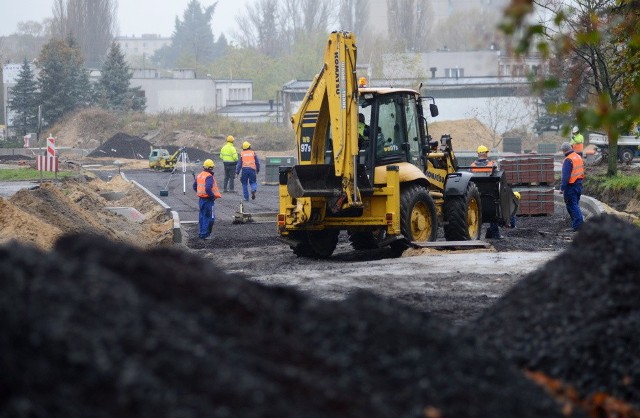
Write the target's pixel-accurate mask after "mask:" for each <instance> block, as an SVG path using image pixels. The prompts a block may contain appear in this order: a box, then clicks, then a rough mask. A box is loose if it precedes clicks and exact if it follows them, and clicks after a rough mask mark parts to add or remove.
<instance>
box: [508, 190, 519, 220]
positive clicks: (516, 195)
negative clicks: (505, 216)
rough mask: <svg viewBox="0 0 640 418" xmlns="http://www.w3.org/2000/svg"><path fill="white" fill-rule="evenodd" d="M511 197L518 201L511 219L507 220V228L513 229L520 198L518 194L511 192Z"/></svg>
mask: <svg viewBox="0 0 640 418" xmlns="http://www.w3.org/2000/svg"><path fill="white" fill-rule="evenodd" d="M513 195H514V196H515V197H516V199H518V205H516V208H515V210H514V211H513V213H512V214H511V219H510V220H509V228H515V227H516V213H517V212H518V206H519V203H520V199H522V196H521V195H520V192H513Z"/></svg>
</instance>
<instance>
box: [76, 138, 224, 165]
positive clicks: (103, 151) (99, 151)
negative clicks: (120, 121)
mask: <svg viewBox="0 0 640 418" xmlns="http://www.w3.org/2000/svg"><path fill="white" fill-rule="evenodd" d="M151 147H152V144H151V143H150V142H149V141H147V140H146V139H143V138H140V137H138V136H131V135H127V134H125V133H117V134H115V135H114V136H112V137H111V138H109V139H108V140H107V141H106V142H105V143H104V144H102V145H101V146H100V147H98V148H96V149H94V150H93V151H91V152H90V153H89V154H88V155H87V156H88V157H91V158H100V157H112V158H128V159H140V160H145V159H147V158H149V152H150V150H151ZM153 148H165V149H167V150H168V151H169V153H171V154H173V153H174V152H175V151H176V150H177V149H178V148H179V147H178V146H175V145H153ZM186 151H187V155H188V157H189V159H190V161H196V160H200V161H203V160H205V159H207V158H212V157H213V156H212V155H211V154H209V153H207V152H205V151H202V150H201V149H198V148H191V147H187V149H186Z"/></svg>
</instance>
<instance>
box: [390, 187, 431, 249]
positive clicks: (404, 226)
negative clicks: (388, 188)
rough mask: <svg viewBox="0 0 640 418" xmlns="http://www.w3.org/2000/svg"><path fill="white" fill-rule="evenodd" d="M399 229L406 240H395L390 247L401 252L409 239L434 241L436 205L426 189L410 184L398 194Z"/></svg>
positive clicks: (406, 246)
mask: <svg viewBox="0 0 640 418" xmlns="http://www.w3.org/2000/svg"><path fill="white" fill-rule="evenodd" d="M400 230H401V231H402V235H404V237H405V238H406V239H407V242H402V241H401V242H395V243H393V244H392V245H391V247H392V249H394V250H396V251H399V252H401V251H400V250H404V249H406V248H408V243H409V242H411V241H418V242H427V241H435V240H436V238H437V236H438V218H437V215H436V205H435V203H433V199H431V196H429V192H428V191H427V189H425V188H424V187H421V186H417V185H412V186H409V187H407V188H405V189H403V190H402V194H401V195H400Z"/></svg>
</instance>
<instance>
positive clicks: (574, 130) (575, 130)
mask: <svg viewBox="0 0 640 418" xmlns="http://www.w3.org/2000/svg"><path fill="white" fill-rule="evenodd" d="M578 132H580V129H578V127H577V126H574V127H573V129H572V130H571V133H574V134H577V133H578Z"/></svg>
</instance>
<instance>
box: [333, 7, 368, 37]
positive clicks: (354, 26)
mask: <svg viewBox="0 0 640 418" xmlns="http://www.w3.org/2000/svg"><path fill="white" fill-rule="evenodd" d="M339 23H340V29H342V30H348V31H350V32H354V33H355V34H356V35H360V36H363V35H365V34H366V33H367V28H368V24H369V1H368V0H340V16H339Z"/></svg>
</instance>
